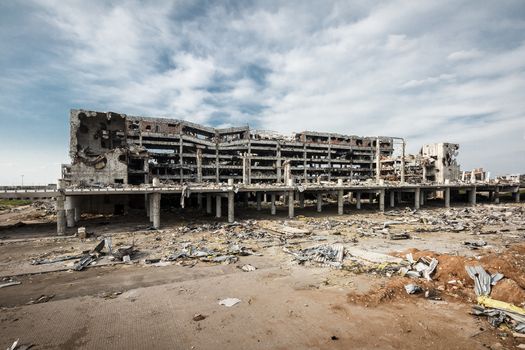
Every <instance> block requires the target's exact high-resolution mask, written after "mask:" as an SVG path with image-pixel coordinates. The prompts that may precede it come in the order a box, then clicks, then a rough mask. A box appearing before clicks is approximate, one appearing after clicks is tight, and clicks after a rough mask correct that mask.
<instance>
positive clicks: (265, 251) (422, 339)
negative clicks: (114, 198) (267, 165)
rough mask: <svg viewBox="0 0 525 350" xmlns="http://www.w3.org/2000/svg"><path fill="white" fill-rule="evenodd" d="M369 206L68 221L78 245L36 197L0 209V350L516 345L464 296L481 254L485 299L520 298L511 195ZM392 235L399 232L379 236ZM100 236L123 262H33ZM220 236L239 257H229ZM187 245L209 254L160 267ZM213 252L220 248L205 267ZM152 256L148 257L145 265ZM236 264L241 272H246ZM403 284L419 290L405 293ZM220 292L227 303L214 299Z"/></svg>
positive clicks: (523, 290) (521, 235)
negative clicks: (325, 253)
mask: <svg viewBox="0 0 525 350" xmlns="http://www.w3.org/2000/svg"><path fill="white" fill-rule="evenodd" d="M308 204H310V205H308ZM373 209H374V208H372V206H370V207H368V209H367V207H366V206H365V209H364V210H362V211H356V210H355V209H353V210H349V211H347V212H346V213H345V215H343V216H337V215H336V208H335V207H334V206H326V207H325V208H323V213H321V214H319V213H317V212H315V209H314V206H313V204H312V203H307V207H306V208H305V209H300V208H297V209H296V214H297V215H298V216H297V217H296V219H294V220H288V219H286V218H285V216H286V213H287V209H286V208H285V207H282V208H280V210H279V212H278V215H277V217H272V216H270V215H268V212H269V210H268V208H264V210H263V212H258V211H256V210H255V208H241V207H239V208H236V215H237V220H238V224H235V225H228V224H227V223H226V222H224V221H218V222H217V221H215V219H214V218H212V217H210V216H207V215H205V214H202V213H201V212H197V211H196V210H195V209H189V208H187V209H185V210H184V211H181V209H173V210H171V212H167V211H166V212H163V213H162V229H161V230H149V229H148V227H149V223H148V220H147V218H146V217H145V216H144V213H141V212H131V213H130V214H129V215H128V216H126V217H112V218H109V217H101V216H98V217H93V216H91V217H86V216H84V217H83V220H82V221H81V223H80V225H82V226H84V227H86V230H87V232H89V233H91V235H90V236H89V237H88V238H87V239H84V240H81V239H79V238H77V237H76V236H75V235H74V234H75V233H76V229H69V231H68V234H69V236H66V237H56V236H53V234H54V231H55V224H54V222H53V220H54V217H53V214H52V213H50V212H49V210H47V211H45V210H44V209H43V207H35V206H31V205H29V206H24V207H22V208H18V209H17V210H12V209H6V210H3V211H0V278H1V279H2V280H3V281H0V284H1V283H5V282H7V281H17V282H20V284H18V285H13V286H9V287H5V288H0V307H1V312H0V347H3V348H7V347H9V346H10V345H11V344H12V343H13V341H15V340H16V339H20V343H22V344H32V345H33V347H32V348H33V349H101V348H106V349H144V348H157V349H217V348H219V349H221V348H227V349H328V348H330V349H332V348H333V349H372V348H379V349H422V348H423V349H424V348H429V349H487V348H490V349H514V348H516V346H517V345H518V344H520V343H525V338H515V337H513V336H512V333H513V332H512V330H510V329H508V328H506V327H505V326H500V327H499V328H493V327H492V326H490V325H489V323H488V322H487V319H486V318H485V317H477V316H473V315H471V314H470V311H471V307H472V305H474V304H475V297H476V296H475V294H474V291H473V281H472V280H471V279H470V278H469V277H468V275H467V274H466V271H465V265H472V264H480V265H482V266H483V267H484V268H485V269H486V270H487V271H488V272H489V273H495V272H501V273H503V274H504V275H505V278H504V279H503V280H501V281H500V282H498V284H496V285H495V286H494V287H493V291H492V293H493V294H491V296H492V297H493V298H495V299H498V300H503V301H507V302H510V303H513V304H515V305H517V306H523V303H524V302H525V231H524V226H523V225H522V224H523V222H524V220H525V214H524V212H525V205H523V204H514V203H503V204H500V205H499V206H492V205H488V204H482V205H478V206H476V207H475V208H468V207H462V206H458V207H454V208H452V209H449V210H446V209H443V208H440V207H439V206H438V205H433V204H432V203H429V205H428V206H426V207H425V208H423V209H422V210H420V211H418V212H413V211H411V210H409V209H405V208H404V207H396V208H394V209H393V210H390V211H387V212H386V213H385V214H381V213H378V212H376V211H375V210H373ZM458 227H459V228H458ZM398 233H406V234H408V235H409V238H408V239H399V240H397V239H390V238H391V237H393V236H395V234H398ZM108 237H110V238H111V240H112V245H113V251H116V250H118V248H119V247H124V246H129V245H132V244H133V246H134V247H135V248H136V250H137V252H135V253H134V254H133V255H132V256H131V261H130V262H129V263H125V262H122V261H120V260H119V259H114V258H112V257H111V256H110V254H109V252H107V247H105V248H104V250H103V251H102V254H101V255H100V256H99V257H98V259H97V260H96V262H95V264H93V265H90V266H88V267H86V268H85V269H84V270H82V271H75V270H73V267H74V266H75V264H76V263H77V262H78V261H79V259H72V260H66V261H62V262H55V263H47V264H46V263H44V264H39V265H34V264H32V262H33V263H34V262H35V261H39V260H40V261H41V260H42V259H53V258H57V257H63V256H66V255H77V254H82V252H87V251H89V250H92V249H93V248H94V247H95V246H96V245H97V244H98V243H99V242H100V240H101V239H103V238H108ZM479 240H482V241H483V242H485V245H483V246H481V247H479V248H478V249H470V248H469V247H468V246H467V245H465V242H472V241H476V242H477V241H479ZM337 244H341V245H343V246H344V249H345V252H346V253H345V256H344V260H343V263H342V265H341V266H335V267H334V266H333V265H332V266H327V265H330V263H329V262H328V264H327V263H325V262H316V261H314V260H309V261H306V262H300V261H298V259H297V258H296V256H297V255H294V253H295V254H298V253H297V252H301V251H302V249H304V248H309V247H317V246H321V245H322V246H331V245H337ZM234 246H235V247H237V248H238V247H241V248H242V249H241V251H242V252H245V253H238V252H237V253H232V252H233V251H234V249H233V248H232V247H234ZM188 247H191V248H192V249H193V250H194V251H198V250H199V249H201V250H206V251H207V252H208V253H207V254H208V257H207V258H202V257H200V258H196V257H186V258H177V259H172V260H173V261H170V256H171V257H172V256H173V254H174V253H175V252H180V251H181V250H184V249H189V248H188ZM354 251H356V252H358V253H359V252H365V253H373V254H379V256H380V257H381V256H386V255H388V256H390V257H391V258H393V259H395V257H399V258H401V259H403V260H404V259H405V256H406V254H407V253H412V255H413V257H414V258H415V259H418V258H419V257H427V256H428V257H435V258H436V259H437V260H438V261H439V263H438V266H437V269H436V271H435V272H434V274H433V275H432V281H426V280H424V279H423V278H420V279H414V278H409V277H402V276H400V275H399V273H398V272H396V271H393V270H391V269H390V267H389V266H390V265H388V264H383V263H377V262H376V263H372V262H370V261H364V260H362V258H361V257H359V256H358V255H359V254H357V253H354V254H356V255H355V256H352V254H350V252H354ZM211 252H213V253H211ZM212 254H213V256H218V257H225V256H226V257H230V258H229V259H228V260H224V261H223V262H222V263H221V262H212V261H208V260H210V258H209V256H210V255H212ZM154 258H155V259H160V262H159V263H156V264H147V263H146V261H145V259H154ZM227 262H229V263H227ZM245 265H251V266H253V267H255V268H256V270H255V271H249V272H245V271H243V270H242V269H241V267H243V266H245ZM408 283H416V284H418V285H419V286H421V287H422V289H423V290H424V291H429V292H431V293H430V295H431V297H428V298H427V297H425V293H419V294H414V295H409V294H407V293H406V291H405V289H404V285H406V284H408ZM225 298H238V299H239V300H240V302H239V303H238V304H236V305H234V306H231V307H227V306H223V305H220V304H219V301H221V300H222V299H225ZM196 315H200V316H199V317H195V316H196ZM520 340H521V341H520Z"/></svg>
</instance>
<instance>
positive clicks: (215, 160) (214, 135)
mask: <svg viewBox="0 0 525 350" xmlns="http://www.w3.org/2000/svg"><path fill="white" fill-rule="evenodd" d="M70 123H71V141H70V157H71V165H66V166H64V167H63V177H64V179H65V180H66V181H67V182H68V183H70V184H73V185H83V186H101V185H102V186H105V185H111V184H129V185H140V184H145V183H150V182H151V179H152V178H153V177H157V178H159V179H160V181H161V182H162V183H188V182H190V183H195V182H197V183H206V182H214V183H221V182H226V181H227V180H228V179H234V181H236V182H242V183H244V184H255V183H284V182H285V178H290V177H293V178H294V179H296V180H297V182H316V181H318V180H321V179H323V180H328V181H331V180H333V181H336V180H337V179H345V180H366V179H370V178H374V177H375V174H376V172H377V169H376V167H377V162H376V157H377V155H378V154H379V156H380V157H390V156H391V155H392V153H393V151H394V148H393V138H392V137H358V136H350V135H340V134H334V133H321V132H310V131H303V132H300V133H296V134H294V135H293V136H292V137H285V136H283V135H279V134H277V133H272V132H266V131H257V130H251V129H250V128H249V127H248V126H241V127H232V128H225V129H217V128H211V127H207V126H203V125H199V124H195V123H191V122H188V121H183V120H175V119H163V118H144V117H135V116H127V115H125V114H119V113H113V112H93V111H85V110H72V111H71V119H70Z"/></svg>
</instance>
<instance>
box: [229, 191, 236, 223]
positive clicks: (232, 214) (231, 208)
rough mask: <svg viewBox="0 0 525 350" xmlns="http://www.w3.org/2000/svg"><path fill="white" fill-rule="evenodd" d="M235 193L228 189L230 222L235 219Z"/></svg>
mask: <svg viewBox="0 0 525 350" xmlns="http://www.w3.org/2000/svg"><path fill="white" fill-rule="evenodd" d="M234 195H235V194H234V193H233V191H228V222H230V223H231V222H234V221H235V212H234V210H235V203H234Z"/></svg>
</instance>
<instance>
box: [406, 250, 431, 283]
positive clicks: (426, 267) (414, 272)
mask: <svg viewBox="0 0 525 350" xmlns="http://www.w3.org/2000/svg"><path fill="white" fill-rule="evenodd" d="M406 258H407V261H408V263H409V267H402V268H400V269H399V273H400V274H401V276H408V277H412V278H421V277H424V278H425V279H426V280H427V281H432V277H431V276H432V274H433V273H434V271H436V268H437V265H438V260H437V259H436V258H430V257H421V258H419V259H418V260H417V261H415V260H414V257H413V256H412V254H410V253H409V254H407V255H406Z"/></svg>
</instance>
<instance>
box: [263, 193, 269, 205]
mask: <svg viewBox="0 0 525 350" xmlns="http://www.w3.org/2000/svg"><path fill="white" fill-rule="evenodd" d="M267 197H268V196H267V195H266V192H264V195H263V203H268V198H267Z"/></svg>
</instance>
